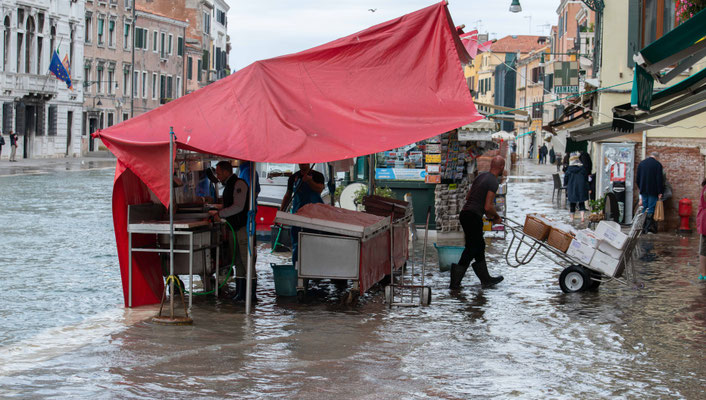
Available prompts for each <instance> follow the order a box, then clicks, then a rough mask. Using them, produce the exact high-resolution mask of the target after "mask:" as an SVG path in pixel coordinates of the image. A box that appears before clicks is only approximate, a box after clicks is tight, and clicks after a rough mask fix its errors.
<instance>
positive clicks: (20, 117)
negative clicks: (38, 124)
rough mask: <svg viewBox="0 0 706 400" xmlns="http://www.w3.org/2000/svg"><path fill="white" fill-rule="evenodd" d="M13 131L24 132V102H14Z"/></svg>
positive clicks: (20, 133)
mask: <svg viewBox="0 0 706 400" xmlns="http://www.w3.org/2000/svg"><path fill="white" fill-rule="evenodd" d="M15 133H17V134H18V135H22V136H24V134H25V104H24V103H20V102H17V103H15Z"/></svg>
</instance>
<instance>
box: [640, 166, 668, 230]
mask: <svg viewBox="0 0 706 400" xmlns="http://www.w3.org/2000/svg"><path fill="white" fill-rule="evenodd" d="M658 158H659V153H657V152H653V153H651V154H650V156H649V157H647V158H645V159H644V160H642V162H640V164H639V165H638V166H637V173H636V174H635V185H637V190H639V191H640V205H641V206H642V207H644V209H645V213H647V219H646V220H645V225H644V226H643V231H644V232H657V221H655V220H654V218H653V217H654V213H655V206H656V205H657V200H661V199H662V195H663V194H664V179H663V176H664V171H663V169H662V164H661V163H660V162H659V161H657V159H658Z"/></svg>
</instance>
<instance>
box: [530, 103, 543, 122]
mask: <svg viewBox="0 0 706 400" xmlns="http://www.w3.org/2000/svg"><path fill="white" fill-rule="evenodd" d="M532 118H533V119H539V118H542V103H541V102H536V103H532Z"/></svg>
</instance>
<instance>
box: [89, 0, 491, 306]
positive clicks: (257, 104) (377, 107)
mask: <svg viewBox="0 0 706 400" xmlns="http://www.w3.org/2000/svg"><path fill="white" fill-rule="evenodd" d="M470 61H471V58H470V57H469V54H468V53H467V52H466V50H465V48H464V46H463V43H462V42H461V39H460V38H459V36H458V34H457V33H456V29H455V26H454V24H453V21H452V20H451V16H450V15H449V13H448V10H447V8H446V4H445V3H444V2H441V3H438V4H435V5H432V6H429V7H427V8H424V9H422V10H419V11H416V12H413V13H410V14H407V15H405V16H402V17H400V18H397V19H393V20H391V21H387V22H384V23H381V24H379V25H376V26H373V27H371V28H368V29H366V30H364V31H361V32H358V33H355V34H353V35H350V36H347V37H344V38H341V39H338V40H335V41H333V42H330V43H327V44H324V45H321V46H318V47H314V48H312V49H309V50H305V51H302V52H299V53H295V54H290V55H286V56H281V57H277V58H272V59H268V60H264V61H258V62H255V63H253V64H251V65H250V66H248V67H246V68H244V69H242V70H240V71H238V72H236V73H234V74H232V75H230V76H228V77H226V78H223V79H221V80H219V81H217V82H214V83H212V84H210V85H208V86H207V87H205V88H203V89H200V90H197V91H195V92H193V93H191V94H189V95H186V96H183V97H181V98H179V99H176V100H174V101H171V102H170V103H168V104H165V105H164V106H162V107H159V108H157V109H155V110H152V111H150V112H148V113H145V114H142V115H140V116H137V117H135V118H132V119H129V120H127V121H125V122H122V123H120V124H118V125H115V126H112V127H109V128H106V129H103V130H100V131H98V132H96V133H94V134H93V136H94V137H96V138H100V139H101V140H102V141H103V143H104V144H105V145H106V147H107V148H108V149H109V150H110V151H111V152H113V154H115V156H116V157H117V158H118V165H119V168H118V170H117V171H116V177H115V188H114V202H113V212H114V214H115V215H114V220H115V221H118V220H120V221H124V220H125V218H124V215H123V216H118V215H117V214H122V213H125V212H126V209H127V204H135V203H131V202H130V201H129V200H130V199H131V197H130V196H129V195H127V193H125V191H126V190H127V189H126V188H123V185H124V184H125V182H130V183H131V184H132V183H133V180H134V179H133V176H132V175H134V176H135V177H137V178H138V179H139V180H140V181H141V182H142V183H143V184H144V185H145V186H146V187H147V188H149V189H150V190H151V191H152V192H153V193H154V194H155V195H156V197H157V198H158V199H159V200H160V201H161V202H162V203H163V204H164V205H165V206H166V205H168V203H169V175H168V170H169V150H168V149H169V131H170V127H173V129H174V132H175V134H176V138H177V139H176V146H177V147H178V148H180V149H185V150H193V151H197V152H201V153H207V154H213V155H217V156H223V157H228V158H237V159H243V160H251V161H256V162H278V163H307V162H308V163H312V162H317V163H318V162H328V161H335V160H342V159H347V158H352V157H358V156H362V155H367V154H372V153H376V152H380V151H385V150H389V149H392V148H396V147H400V146H404V145H407V144H409V143H413V142H416V141H419V140H423V139H427V138H429V137H432V136H434V135H438V134H440V133H443V132H447V131H450V130H452V129H456V128H458V127H459V126H463V125H467V124H470V123H472V122H474V121H476V120H479V119H481V118H482V116H481V115H480V114H479V113H478V112H477V110H476V108H475V106H474V104H473V101H472V98H471V94H470V91H469V90H468V87H467V85H466V81H465V78H464V76H463V70H462V64H465V63H469V62H470ZM127 170H129V171H130V173H131V176H130V179H127V180H126V179H121V172H124V171H127ZM117 194H120V196H117ZM143 195H144V193H143ZM116 196H117V197H119V198H120V199H121V201H120V202H119V201H117V200H116V198H117V197H116ZM133 197H134V196H133ZM141 197H144V196H141ZM135 199H137V198H135ZM135 199H133V200H135ZM118 203H120V204H118ZM116 239H117V242H118V248H119V253H121V247H123V250H122V253H124V252H125V251H126V250H127V236H126V230H125V228H124V227H118V226H116ZM135 257H136V256H133V258H135ZM124 259H125V258H124V257H120V260H121V269H122V271H123V282H124V286H127V285H126V268H123V267H124V266H126V265H127V262H123V260H124ZM136 264H138V268H145V267H144V265H139V264H141V263H140V262H139V261H136ZM145 271H146V270H145ZM144 275H145V276H148V277H150V278H149V279H142V275H141V274H139V273H138V274H137V275H135V276H133V278H135V279H136V281H134V282H133V289H134V290H135V291H140V290H145V288H146V287H147V286H150V287H151V291H152V292H153V293H154V296H152V295H149V296H142V297H139V298H140V299H142V300H141V301H138V302H134V303H133V305H140V303H141V304H149V302H158V301H159V296H160V295H161V286H160V287H154V285H152V283H153V282H154V279H152V276H153V274H151V273H148V272H145V273H144ZM147 282H150V283H149V284H148V283H147ZM159 285H161V280H159V282H158V285H157V286H159ZM155 290H157V291H156V292H155ZM152 297H154V298H152ZM135 298H136V297H134V296H133V300H134V299H135ZM153 300H154V301H153Z"/></svg>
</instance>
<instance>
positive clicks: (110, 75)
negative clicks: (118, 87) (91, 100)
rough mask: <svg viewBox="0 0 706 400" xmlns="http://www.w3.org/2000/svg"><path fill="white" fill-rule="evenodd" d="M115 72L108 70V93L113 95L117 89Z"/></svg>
mask: <svg viewBox="0 0 706 400" xmlns="http://www.w3.org/2000/svg"><path fill="white" fill-rule="evenodd" d="M114 81H115V71H113V69H108V81H106V83H105V84H106V87H107V88H108V93H109V94H113V88H114V87H115V82H114Z"/></svg>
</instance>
